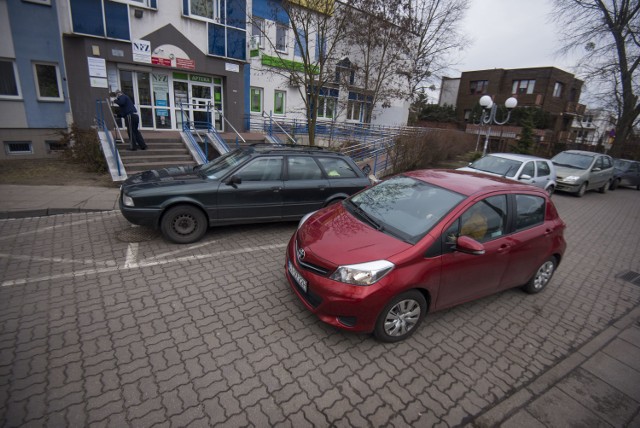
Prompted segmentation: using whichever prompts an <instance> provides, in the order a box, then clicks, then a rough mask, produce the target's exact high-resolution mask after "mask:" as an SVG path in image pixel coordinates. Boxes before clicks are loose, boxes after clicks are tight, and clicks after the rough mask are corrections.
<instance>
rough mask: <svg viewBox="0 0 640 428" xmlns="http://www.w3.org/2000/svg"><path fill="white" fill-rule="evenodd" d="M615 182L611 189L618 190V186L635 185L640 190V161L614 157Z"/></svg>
mask: <svg viewBox="0 0 640 428" xmlns="http://www.w3.org/2000/svg"><path fill="white" fill-rule="evenodd" d="M613 167H614V168H615V171H614V172H613V182H612V183H611V190H616V189H617V188H618V186H628V187H635V188H636V190H640V162H636V161H633V160H626V159H614V160H613Z"/></svg>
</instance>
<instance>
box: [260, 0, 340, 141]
mask: <svg viewBox="0 0 640 428" xmlns="http://www.w3.org/2000/svg"><path fill="white" fill-rule="evenodd" d="M271 9H272V14H273V16H272V17H268V18H269V19H271V20H272V21H274V22H278V21H279V20H281V15H279V14H280V13H284V14H285V16H286V19H287V20H288V31H290V32H291V34H292V36H291V37H289V40H292V41H293V45H294V46H293V47H294V50H295V52H296V55H295V56H294V58H293V60H292V59H291V55H290V53H289V51H288V48H289V46H286V47H285V49H282V47H281V46H278V44H279V43H281V41H279V40H277V38H276V39H275V40H274V39H272V38H270V37H265V38H264V39H265V40H266V42H267V43H268V45H269V47H270V51H271V52H273V53H274V55H275V56H276V57H277V58H278V61H276V62H275V63H272V64H270V68H269V72H271V73H274V74H276V75H280V76H283V77H285V78H286V79H287V80H288V82H289V83H290V85H291V86H295V87H297V88H298V91H299V94H300V97H301V99H302V100H303V102H304V106H305V116H306V119H307V125H308V132H309V134H308V135H309V144H310V145H315V137H316V136H315V130H316V123H317V118H318V107H319V105H321V104H322V103H326V102H331V103H333V101H332V100H329V99H328V98H331V97H326V95H327V91H329V90H331V89H332V88H334V87H337V86H336V85H335V81H334V80H335V74H334V70H335V66H336V64H337V62H338V61H339V60H340V58H342V57H344V51H343V50H342V49H343V48H344V46H346V44H345V43H343V41H344V39H345V37H346V34H347V31H346V27H347V26H348V25H349V22H348V14H346V13H344V12H345V8H344V7H341V5H340V4H339V3H336V2H334V1H333V0H304V1H299V0H282V1H274V2H273V4H272V7H271ZM251 19H252V20H253V21H254V22H255V17H252V18H251ZM275 25H281V24H275ZM263 31H264V32H265V33H267V32H268V29H265V30H263ZM327 108H329V107H327ZM331 108H332V109H333V110H332V114H335V109H336V108H337V106H335V105H332V106H331Z"/></svg>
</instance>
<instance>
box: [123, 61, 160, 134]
mask: <svg viewBox="0 0 640 428" xmlns="http://www.w3.org/2000/svg"><path fill="white" fill-rule="evenodd" d="M120 89H121V90H122V92H124V93H125V94H126V95H127V96H128V97H129V98H131V100H132V101H133V102H134V104H135V105H136V109H137V110H138V116H140V128H147V129H153V106H152V104H151V80H150V76H149V73H145V72H140V71H128V70H120Z"/></svg>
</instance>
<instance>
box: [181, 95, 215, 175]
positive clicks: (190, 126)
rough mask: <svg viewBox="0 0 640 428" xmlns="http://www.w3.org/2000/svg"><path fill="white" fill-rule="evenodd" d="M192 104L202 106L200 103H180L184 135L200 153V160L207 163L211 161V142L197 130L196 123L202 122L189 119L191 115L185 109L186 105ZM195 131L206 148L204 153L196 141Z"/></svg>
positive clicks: (196, 151)
mask: <svg viewBox="0 0 640 428" xmlns="http://www.w3.org/2000/svg"><path fill="white" fill-rule="evenodd" d="M190 105H197V106H200V105H199V104H190V103H180V119H181V120H182V131H183V134H182V135H183V136H184V137H185V138H187V140H188V142H189V144H190V145H191V147H192V148H193V150H194V151H195V153H197V154H198V156H199V157H200V160H201V161H202V163H207V162H208V161H209V153H208V152H209V144H207V143H206V142H205V141H204V140H203V139H202V136H201V135H200V134H198V132H197V128H196V123H200V122H194V121H190V120H188V117H189V116H188V114H186V113H185V111H184V107H185V106H190ZM201 129H202V128H201ZM207 129H208V126H207ZM194 133H195V134H196V135H197V136H198V139H199V140H200V142H201V143H202V144H203V145H204V149H205V151H204V153H203V152H202V149H201V148H200V145H199V144H198V143H197V142H196V139H195V138H194V136H193V134H194Z"/></svg>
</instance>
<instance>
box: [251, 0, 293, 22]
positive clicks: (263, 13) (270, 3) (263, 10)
mask: <svg viewBox="0 0 640 428" xmlns="http://www.w3.org/2000/svg"><path fill="white" fill-rule="evenodd" d="M251 10H252V13H253V16H257V17H258V18H263V19H268V20H271V21H276V22H279V23H281V24H285V25H289V15H287V12H285V10H284V8H283V7H282V2H281V1H280V0H254V2H253V6H252V8H251Z"/></svg>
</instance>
